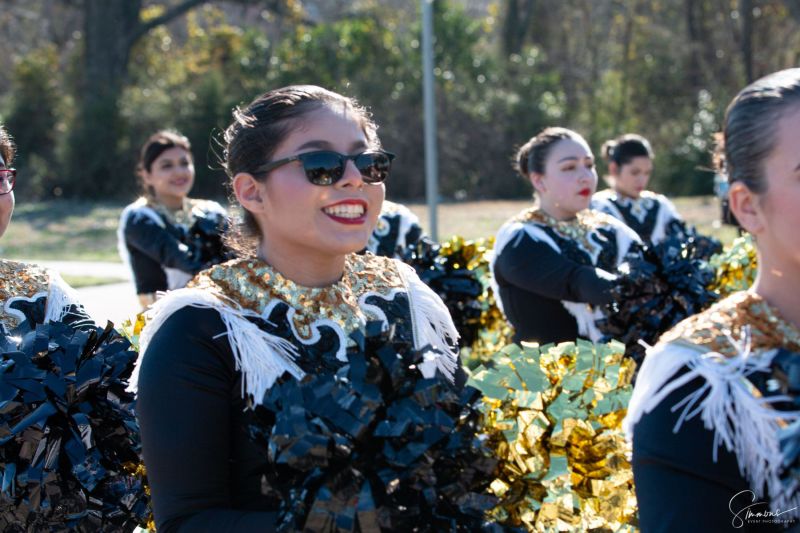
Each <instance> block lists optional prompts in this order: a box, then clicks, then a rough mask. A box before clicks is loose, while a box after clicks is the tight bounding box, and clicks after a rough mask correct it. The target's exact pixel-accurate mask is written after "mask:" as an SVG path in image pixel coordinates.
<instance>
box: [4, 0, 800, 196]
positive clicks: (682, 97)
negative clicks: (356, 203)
mask: <svg viewBox="0 0 800 533" xmlns="http://www.w3.org/2000/svg"><path fill="white" fill-rule="evenodd" d="M434 8H435V19H434V27H435V33H436V42H435V55H436V60H435V61H436V71H435V75H436V80H437V86H436V95H437V105H438V125H439V131H438V139H439V149H440V153H439V170H440V192H441V194H442V196H444V197H445V198H457V199H467V198H468V199H482V198H515V197H516V198H519V197H524V196H526V195H527V194H529V186H528V185H527V184H526V183H525V182H524V181H523V180H522V179H520V178H518V177H517V176H516V175H515V173H514V170H513V167H512V160H513V155H514V152H515V149H516V148H517V147H518V146H519V145H521V144H523V143H524V142H525V141H526V140H527V139H528V138H529V137H530V136H531V135H533V134H535V133H536V132H538V131H539V130H541V129H542V128H544V127H545V126H549V125H562V126H567V127H571V128H574V129H576V130H578V131H579V132H581V133H583V134H584V135H585V136H586V138H587V139H588V140H589V142H590V144H591V145H592V146H593V148H594V149H595V152H596V153H598V152H599V149H600V145H601V144H602V142H603V141H604V140H606V139H608V138H610V137H613V136H616V135H618V134H621V133H625V132H638V133H641V134H643V135H645V136H646V137H648V138H649V139H650V140H651V142H652V144H653V146H654V148H655V150H656V154H657V156H656V157H657V160H656V170H655V175H654V180H653V182H652V188H653V189H655V190H658V191H662V192H666V193H669V194H680V195H695V194H708V193H710V192H711V189H712V177H713V176H712V173H711V172H710V170H709V167H710V157H709V155H710V151H711V149H712V143H711V139H712V135H713V133H714V132H715V131H716V130H717V129H718V126H719V122H720V120H721V117H722V115H723V113H724V106H725V105H726V104H727V102H728V101H729V100H730V98H731V97H732V96H733V95H734V94H735V93H736V92H737V91H738V90H739V89H741V88H742V87H743V86H744V85H745V84H746V83H747V82H748V81H750V80H753V79H755V78H757V77H759V76H761V75H763V74H766V73H768V72H771V71H774V70H778V69H781V68H786V67H790V66H796V65H797V64H798V59H800V31H798V29H799V28H798V26H800V0H664V1H658V0H655V1H644V0H494V1H490V0H436V1H435V3H434ZM420 29H421V23H420V15H419V2H418V1H416V0H355V1H345V0H316V1H314V0H251V1H246V0H238V1H232V0H231V1H224V2H223V1H204V0H172V1H170V0H165V1H149V0H4V2H3V9H2V11H0V35H3V36H4V37H3V39H2V40H0V119H1V120H2V121H3V122H5V123H6V124H7V125H8V128H9V130H10V131H11V132H12V133H13V135H14V136H15V137H16V140H17V144H18V146H19V157H18V159H17V162H16V166H17V168H18V169H19V170H20V176H21V178H22V179H20V180H19V184H18V194H19V195H24V197H25V198H26V199H34V198H40V199H47V198H52V197H62V196H63V197H72V198H81V199H109V198H113V199H126V198H132V197H133V196H134V195H135V194H136V185H135V178H134V173H133V168H134V166H135V162H136V158H137V152H138V148H139V146H140V144H141V143H142V142H143V141H144V139H146V138H147V136H148V135H149V134H150V133H152V132H153V131H155V130H157V129H159V128H165V127H168V128H175V129H177V130H179V131H181V132H182V133H184V134H185V135H187V136H188V137H189V139H190V140H191V142H192V147H193V152H194V157H195V161H196V168H197V175H198V180H197V185H196V187H195V190H194V191H193V195H195V196H214V197H220V196H222V195H223V194H225V191H224V183H225V176H224V172H223V170H222V168H221V165H220V162H219V158H220V155H221V153H222V148H221V133H222V131H223V130H224V129H225V127H226V126H227V125H228V123H229V122H230V116H231V109H232V108H234V107H235V106H237V105H245V104H247V103H248V102H249V101H250V100H252V99H253V98H254V97H255V96H257V95H259V94H260V93H262V92H264V91H266V90H269V89H270V88H275V87H279V86H282V85H287V84H300V83H310V84H318V85H322V86H325V87H327V88H330V89H333V90H336V91H339V92H342V93H345V94H348V95H351V96H355V97H356V98H357V99H359V100H360V101H361V102H362V103H363V104H365V105H366V106H368V107H369V108H370V109H371V110H372V112H373V115H374V118H375V119H376V121H377V122H378V124H379V125H380V131H379V133H380V136H381V139H382V141H383V143H384V145H385V146H386V147H387V148H388V149H390V150H392V151H394V152H396V153H397V154H398V161H397V164H396V167H395V168H396V171H395V172H394V174H393V176H392V180H391V182H390V183H389V184H388V189H389V191H388V194H389V196H391V197H394V198H399V199H408V200H413V199H419V198H421V197H422V196H423V195H424V150H423V116H422V111H423V108H422V87H421V82H422V72H421V63H422V61H421V47H420V39H421V35H420ZM601 170H602V168H601Z"/></svg>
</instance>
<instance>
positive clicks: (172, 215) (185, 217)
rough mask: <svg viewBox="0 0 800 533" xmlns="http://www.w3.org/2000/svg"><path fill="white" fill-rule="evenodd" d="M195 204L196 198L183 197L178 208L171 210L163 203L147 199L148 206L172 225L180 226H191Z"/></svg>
mask: <svg viewBox="0 0 800 533" xmlns="http://www.w3.org/2000/svg"><path fill="white" fill-rule="evenodd" d="M196 204H197V200H192V199H191V198H184V199H183V205H182V206H181V208H180V209H177V210H173V209H169V208H168V207H166V206H165V205H163V204H159V203H157V202H155V201H153V200H152V199H148V201H147V205H148V206H150V207H151V208H152V209H153V210H154V211H156V212H157V213H159V214H160V215H161V216H163V217H164V218H166V219H167V221H169V222H170V224H172V225H173V226H175V225H180V226H191V225H192V224H194V219H195V217H194V214H193V212H194V208H195V206H196Z"/></svg>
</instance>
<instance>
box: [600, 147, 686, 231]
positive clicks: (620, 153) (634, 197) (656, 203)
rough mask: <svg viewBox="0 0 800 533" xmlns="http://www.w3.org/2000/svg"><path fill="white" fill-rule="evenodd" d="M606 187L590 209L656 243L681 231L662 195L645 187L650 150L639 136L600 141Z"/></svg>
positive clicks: (649, 171) (650, 164)
mask: <svg viewBox="0 0 800 533" xmlns="http://www.w3.org/2000/svg"><path fill="white" fill-rule="evenodd" d="M601 152H602V153H603V158H604V159H605V160H606V162H607V163H608V175H607V176H606V178H605V179H606V182H607V183H608V184H609V186H610V188H609V189H606V190H603V191H600V192H598V193H597V194H595V195H594V197H593V198H592V208H593V209H597V210H599V211H602V212H604V213H608V214H609V215H611V216H613V217H614V218H617V219H619V220H621V221H623V222H624V223H625V224H627V225H628V227H630V228H632V229H633V230H634V231H635V232H636V233H638V234H639V237H641V239H642V240H643V241H645V242H649V243H652V244H658V243H659V242H661V241H663V240H664V239H665V238H666V237H668V236H670V235H676V236H679V237H680V236H682V235H683V234H684V233H685V226H684V224H683V221H682V219H681V217H680V215H679V214H678V211H677V210H676V209H675V206H674V205H672V202H670V201H669V200H668V199H667V197H666V196H664V195H663V194H656V193H654V192H650V191H648V190H646V189H647V184H648V182H649V181H650V175H651V174H652V172H653V159H654V155H653V149H652V148H651V147H650V143H649V142H648V141H647V139H645V138H644V137H642V136H641V135H636V134H633V133H629V134H626V135H622V136H621V137H619V138H617V139H613V140H609V141H606V142H605V143H603V148H602V149H601Z"/></svg>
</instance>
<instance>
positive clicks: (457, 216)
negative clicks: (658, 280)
mask: <svg viewBox="0 0 800 533" xmlns="http://www.w3.org/2000/svg"><path fill="white" fill-rule="evenodd" d="M673 202H674V203H675V207H676V208H677V209H678V212H680V213H681V215H682V216H683V217H684V218H685V219H686V221H687V222H688V223H689V224H692V225H694V226H696V227H697V229H698V231H699V232H700V233H702V234H705V235H712V236H714V237H716V238H718V239H720V240H721V241H722V242H723V244H728V243H730V242H731V241H732V240H733V239H735V238H736V237H737V236H738V234H737V232H736V229H735V228H733V227H731V226H725V225H722V224H720V222H719V216H720V208H719V203H718V201H717V199H716V198H715V197H713V196H700V197H684V198H675V199H674V200H673ZM530 205H531V201H530V200H514V201H511V200H486V201H481V202H463V203H451V204H443V205H441V206H440V208H439V213H438V217H437V218H438V222H439V239H440V240H444V239H446V238H449V237H450V236H452V235H460V236H462V237H464V238H466V239H476V238H480V237H489V236H493V235H494V234H495V233H496V232H497V230H498V228H499V227H500V226H501V225H502V224H503V222H505V221H506V220H508V219H509V218H511V217H512V216H514V215H516V214H517V213H519V212H520V211H522V210H523V209H526V208H527V207H529V206H530ZM408 207H409V208H410V209H411V210H412V211H413V212H414V213H415V214H416V215H417V216H418V217H419V219H420V222H421V223H422V227H423V228H428V227H429V225H428V206H427V205H426V204H408Z"/></svg>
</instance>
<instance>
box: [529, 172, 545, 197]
mask: <svg viewBox="0 0 800 533" xmlns="http://www.w3.org/2000/svg"><path fill="white" fill-rule="evenodd" d="M528 179H529V180H531V185H533V189H534V190H535V191H536V192H537V193H539V194H541V193H543V192H545V191H547V185H546V184H545V181H544V174H541V173H539V172H531V173H529V174H528Z"/></svg>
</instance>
